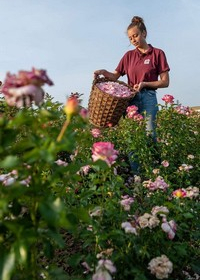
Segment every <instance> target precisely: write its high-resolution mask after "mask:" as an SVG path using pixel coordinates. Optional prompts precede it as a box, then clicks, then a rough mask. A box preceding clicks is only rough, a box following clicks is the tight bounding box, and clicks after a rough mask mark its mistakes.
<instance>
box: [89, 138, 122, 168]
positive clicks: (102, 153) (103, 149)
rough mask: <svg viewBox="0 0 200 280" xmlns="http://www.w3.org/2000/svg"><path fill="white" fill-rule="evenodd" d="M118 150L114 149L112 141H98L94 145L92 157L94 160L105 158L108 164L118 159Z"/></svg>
mask: <svg viewBox="0 0 200 280" xmlns="http://www.w3.org/2000/svg"><path fill="white" fill-rule="evenodd" d="M117 155H118V151H116V150H115V149H114V145H113V144H112V143H111V142H96V143H94V144H93V147H92V159H93V161H97V160H99V159H100V160H103V161H105V162H106V163H107V164H108V166H111V165H112V164H114V163H115V160H116V159H117Z"/></svg>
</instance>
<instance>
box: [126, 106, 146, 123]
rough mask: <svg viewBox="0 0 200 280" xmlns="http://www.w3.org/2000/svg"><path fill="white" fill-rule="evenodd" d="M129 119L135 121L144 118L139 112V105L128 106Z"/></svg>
mask: <svg viewBox="0 0 200 280" xmlns="http://www.w3.org/2000/svg"><path fill="white" fill-rule="evenodd" d="M126 113H127V117H128V119H133V120H135V121H141V120H143V116H142V115H141V114H139V113H138V107H137V106H135V105H131V106H128V107H127V109H126Z"/></svg>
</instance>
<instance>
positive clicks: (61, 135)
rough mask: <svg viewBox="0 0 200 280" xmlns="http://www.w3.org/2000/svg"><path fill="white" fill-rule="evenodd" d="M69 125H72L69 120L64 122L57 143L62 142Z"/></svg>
mask: <svg viewBox="0 0 200 280" xmlns="http://www.w3.org/2000/svg"><path fill="white" fill-rule="evenodd" d="M69 123H70V120H68V119H67V120H66V121H65V122H64V124H63V127H62V129H61V131H60V133H59V135H58V137H57V142H60V141H61V140H62V138H63V135H64V133H65V130H66V128H67V127H68V125H69Z"/></svg>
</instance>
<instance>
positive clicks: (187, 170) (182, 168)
mask: <svg viewBox="0 0 200 280" xmlns="http://www.w3.org/2000/svg"><path fill="white" fill-rule="evenodd" d="M178 169H179V170H180V171H186V172H189V171H190V169H193V166H192V165H188V164H185V163H183V164H182V165H181V166H179V168H178Z"/></svg>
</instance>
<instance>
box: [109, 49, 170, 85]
mask: <svg viewBox="0 0 200 280" xmlns="http://www.w3.org/2000/svg"><path fill="white" fill-rule="evenodd" d="M115 70H116V71H117V72H118V73H120V75H121V76H124V75H125V74H126V75H127V77H128V84H129V85H130V86H133V85H135V84H139V83H140V82H153V81H157V80H158V77H159V75H160V74H161V73H162V72H165V71H169V70H170V68H169V65H168V63H167V59H166V56H165V53H164V52H163V51H162V50H160V49H157V48H154V47H152V46H151V45H149V49H148V51H147V52H146V53H144V54H143V53H141V52H140V51H139V50H138V49H134V50H131V51H128V52H127V53H125V55H124V56H123V57H122V59H121V61H120V62H119V64H118V66H117V68H116V69H115Z"/></svg>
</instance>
